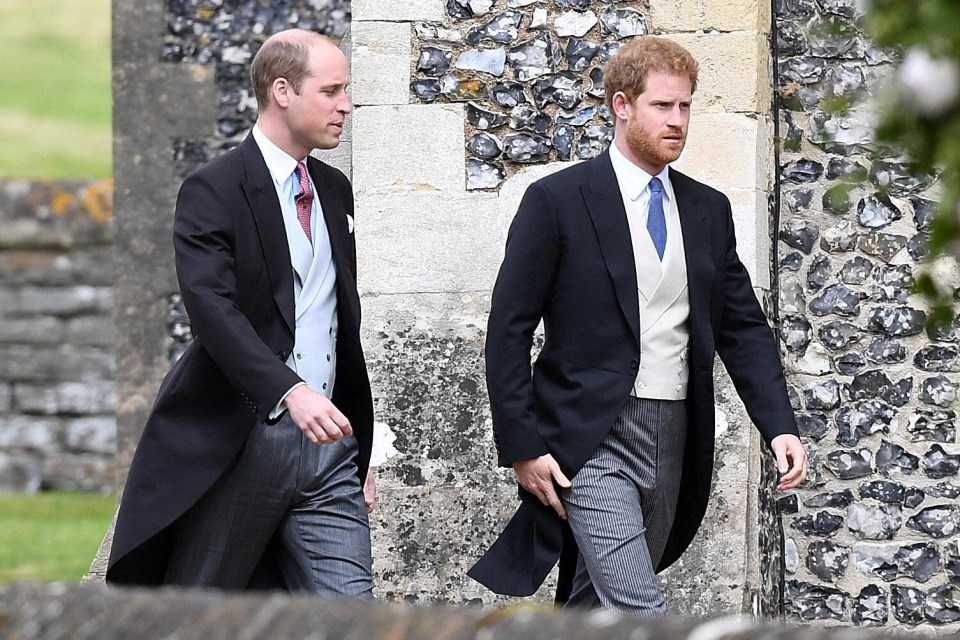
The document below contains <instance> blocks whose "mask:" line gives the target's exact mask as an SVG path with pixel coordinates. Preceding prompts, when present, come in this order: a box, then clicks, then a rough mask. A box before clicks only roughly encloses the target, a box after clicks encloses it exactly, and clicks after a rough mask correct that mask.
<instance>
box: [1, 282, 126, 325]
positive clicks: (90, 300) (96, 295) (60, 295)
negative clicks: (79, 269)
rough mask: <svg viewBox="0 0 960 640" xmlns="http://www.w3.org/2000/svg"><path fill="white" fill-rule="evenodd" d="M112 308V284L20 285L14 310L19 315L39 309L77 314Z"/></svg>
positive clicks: (68, 314) (37, 311)
mask: <svg viewBox="0 0 960 640" xmlns="http://www.w3.org/2000/svg"><path fill="white" fill-rule="evenodd" d="M112 309H113V288H112V287H92V286H78V287H33V286H30V287H23V288H22V289H21V290H20V295H19V305H18V307H17V312H18V314H20V315H25V314H32V313H42V314H48V315H53V316H61V317H68V316H76V315H81V314H85V313H97V312H109V311H111V310H112Z"/></svg>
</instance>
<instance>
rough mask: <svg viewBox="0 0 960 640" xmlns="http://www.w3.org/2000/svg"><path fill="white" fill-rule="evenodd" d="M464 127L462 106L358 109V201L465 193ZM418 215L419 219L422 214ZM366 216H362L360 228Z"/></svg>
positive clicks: (355, 140) (355, 160)
mask: <svg viewBox="0 0 960 640" xmlns="http://www.w3.org/2000/svg"><path fill="white" fill-rule="evenodd" d="M463 125H464V107H463V106H462V105H453V104H443V105H403V106H370V107H358V108H357V110H356V112H355V113H354V116H353V176H354V190H355V191H356V194H357V198H358V199H361V198H373V197H377V196H380V195H381V194H382V193H384V192H412V193H416V194H421V195H428V194H435V195H439V194H443V195H445V196H450V195H453V194H457V193H460V192H463V191H465V189H466V176H465V172H464V171H465V170H464V155H465V153H466V151H465V150H464V146H463V145H464V142H463ZM425 131H428V132H430V135H424V132H425ZM411 158H415V159H416V162H411ZM414 210H415V211H417V212H418V213H419V212H420V211H421V208H420V207H417V208H415V209H414ZM363 215H364V212H363V210H358V213H357V216H358V219H357V224H358V225H359V224H363V221H362V217H363Z"/></svg>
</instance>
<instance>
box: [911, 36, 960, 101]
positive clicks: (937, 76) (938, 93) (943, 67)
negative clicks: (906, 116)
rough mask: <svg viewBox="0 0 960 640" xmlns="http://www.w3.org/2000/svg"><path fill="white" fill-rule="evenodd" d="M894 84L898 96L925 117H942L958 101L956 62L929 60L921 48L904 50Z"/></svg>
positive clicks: (959, 71)
mask: <svg viewBox="0 0 960 640" xmlns="http://www.w3.org/2000/svg"><path fill="white" fill-rule="evenodd" d="M897 81H898V83H899V85H900V91H901V95H902V96H903V97H904V98H906V100H907V102H908V103H909V104H912V105H913V106H915V107H916V109H917V111H918V112H919V113H920V114H922V115H925V116H930V117H936V116H939V115H942V114H943V113H944V112H946V111H947V110H948V109H950V108H951V107H953V106H954V105H956V104H957V99H958V98H960V69H958V68H957V63H956V62H955V61H953V60H949V59H944V58H937V59H935V58H931V57H930V53H929V52H928V51H927V50H926V49H924V48H923V47H919V46H917V47H911V48H910V50H909V51H907V55H906V57H905V58H904V59H903V64H902V65H900V71H899V73H898V74H897Z"/></svg>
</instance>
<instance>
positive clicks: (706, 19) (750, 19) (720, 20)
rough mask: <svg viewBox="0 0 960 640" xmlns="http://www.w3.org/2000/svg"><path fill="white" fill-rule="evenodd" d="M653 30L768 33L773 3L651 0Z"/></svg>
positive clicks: (666, 31)
mask: <svg viewBox="0 0 960 640" xmlns="http://www.w3.org/2000/svg"><path fill="white" fill-rule="evenodd" d="M650 22H651V25H650V26H651V30H652V31H654V32H657V33H677V32H682V31H756V30H760V31H768V30H769V29H770V4H769V3H768V2H761V1H758V0H651V2H650Z"/></svg>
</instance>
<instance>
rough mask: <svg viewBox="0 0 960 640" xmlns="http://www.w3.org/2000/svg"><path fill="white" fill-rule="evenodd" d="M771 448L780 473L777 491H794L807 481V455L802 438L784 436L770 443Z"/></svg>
mask: <svg viewBox="0 0 960 640" xmlns="http://www.w3.org/2000/svg"><path fill="white" fill-rule="evenodd" d="M770 448H771V449H772V450H773V455H775V456H776V457H777V471H779V472H780V482H778V483H777V489H779V490H780V491H786V490H787V489H793V488H794V487H796V486H797V485H799V484H800V483H801V482H803V481H804V480H805V479H806V477H807V454H806V452H805V451H804V450H803V444H802V443H801V442H800V438H798V437H797V436H795V435H791V434H788V433H787V434H783V435H782V436H777V437H776V438H774V439H773V440H771V441H770Z"/></svg>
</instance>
